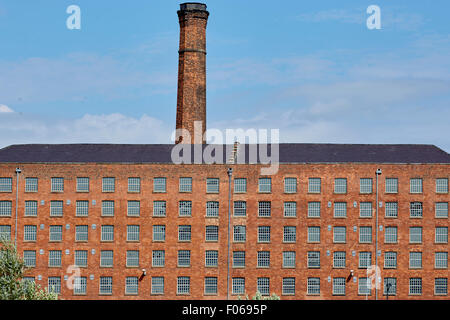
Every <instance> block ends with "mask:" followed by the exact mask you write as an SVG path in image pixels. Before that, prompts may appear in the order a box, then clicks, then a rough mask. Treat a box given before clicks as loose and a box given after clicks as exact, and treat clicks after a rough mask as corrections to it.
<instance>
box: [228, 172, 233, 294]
mask: <svg viewBox="0 0 450 320" xmlns="http://www.w3.org/2000/svg"><path fill="white" fill-rule="evenodd" d="M227 174H228V258H227V300H230V238H231V237H230V225H231V177H232V175H233V169H232V168H228V169H227Z"/></svg>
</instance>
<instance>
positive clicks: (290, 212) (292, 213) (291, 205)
mask: <svg viewBox="0 0 450 320" xmlns="http://www.w3.org/2000/svg"><path fill="white" fill-rule="evenodd" d="M283 205H284V207H283V209H284V210H283V213H284V216H285V217H296V216H297V202H294V201H286V202H284V204H283Z"/></svg>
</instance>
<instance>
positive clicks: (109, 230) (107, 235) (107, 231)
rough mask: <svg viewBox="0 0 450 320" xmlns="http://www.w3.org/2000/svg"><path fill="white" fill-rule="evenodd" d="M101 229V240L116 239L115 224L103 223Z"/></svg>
mask: <svg viewBox="0 0 450 320" xmlns="http://www.w3.org/2000/svg"><path fill="white" fill-rule="evenodd" d="M101 229H102V230H101V241H114V226H111V225H103V226H102V228H101Z"/></svg>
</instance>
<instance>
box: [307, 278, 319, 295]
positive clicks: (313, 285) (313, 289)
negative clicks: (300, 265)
mask: <svg viewBox="0 0 450 320" xmlns="http://www.w3.org/2000/svg"><path fill="white" fill-rule="evenodd" d="M307 294H309V295H319V294H320V278H308V280H307Z"/></svg>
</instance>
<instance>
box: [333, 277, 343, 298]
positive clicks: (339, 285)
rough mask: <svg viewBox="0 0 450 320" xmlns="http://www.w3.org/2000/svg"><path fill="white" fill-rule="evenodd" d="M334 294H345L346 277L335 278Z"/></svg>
mask: <svg viewBox="0 0 450 320" xmlns="http://www.w3.org/2000/svg"><path fill="white" fill-rule="evenodd" d="M333 295H339V296H343V295H345V278H341V277H339V278H333Z"/></svg>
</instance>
